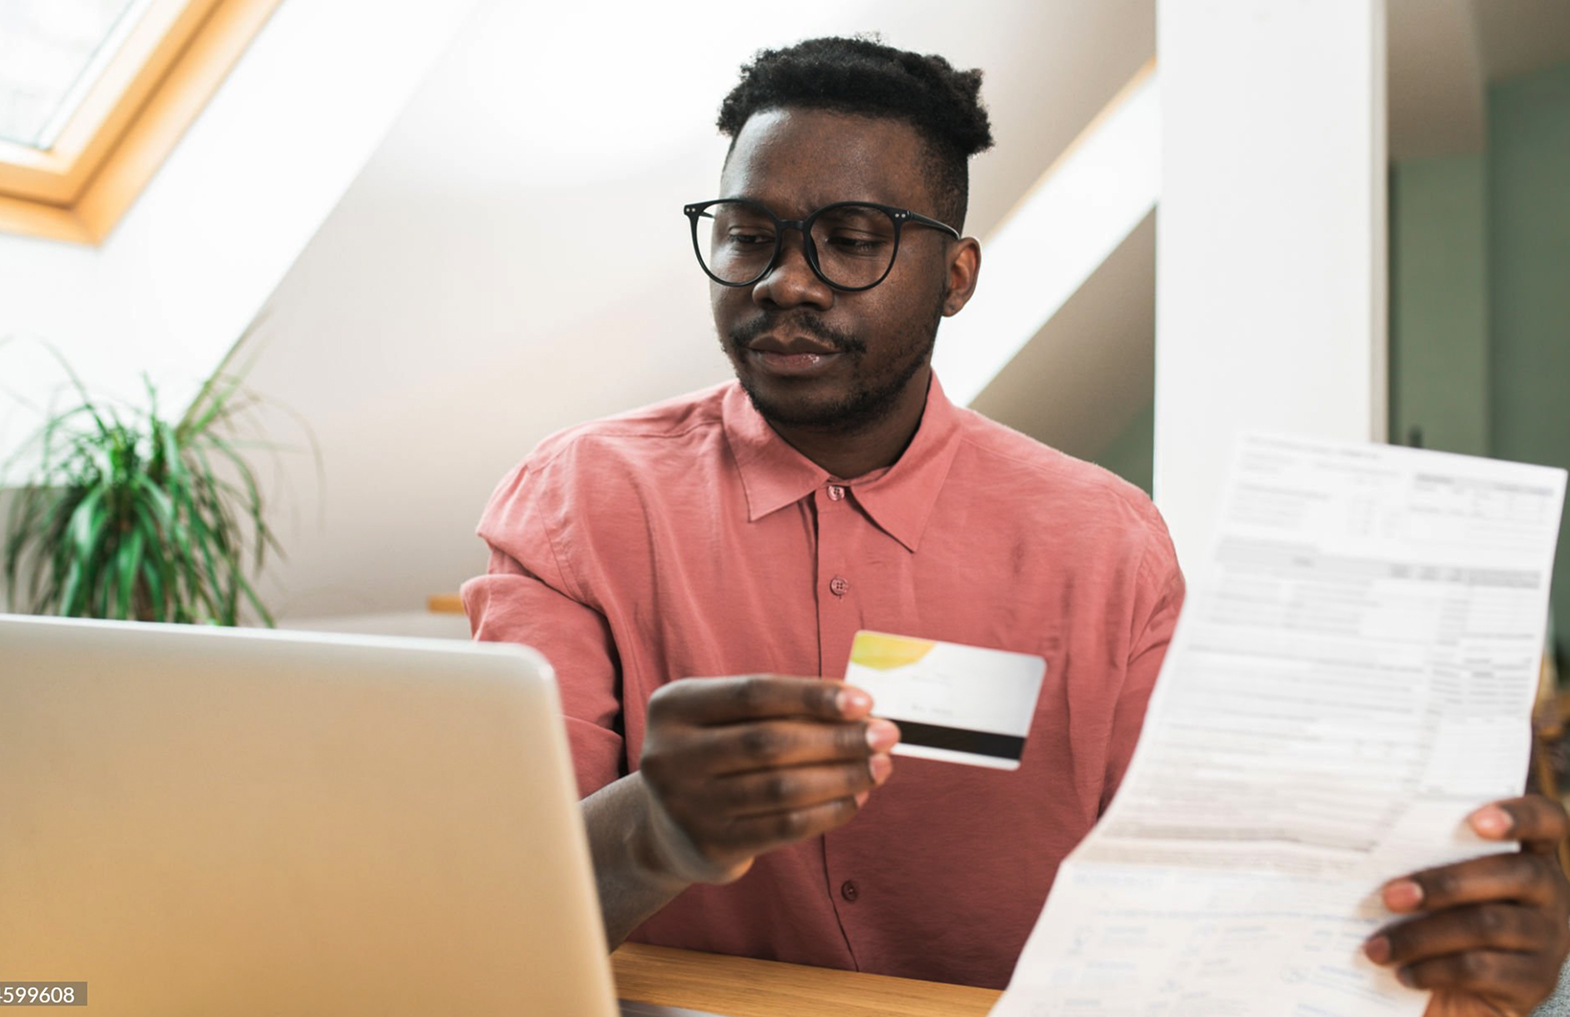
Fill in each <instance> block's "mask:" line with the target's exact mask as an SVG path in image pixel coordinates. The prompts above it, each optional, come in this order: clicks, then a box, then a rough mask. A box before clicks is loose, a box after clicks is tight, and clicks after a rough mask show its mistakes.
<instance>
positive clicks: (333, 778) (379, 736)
mask: <svg viewBox="0 0 1570 1017" xmlns="http://www.w3.org/2000/svg"><path fill="white" fill-rule="evenodd" d="M576 797H577V796H576V793H575V790H574V786H573V780H572V776H571V772H570V769H569V766H568V753H567V745H566V738H565V734H564V732H563V729H562V726H561V723H560V720H559V708H558V705H557V698H556V691H555V685H554V682H553V681H552V676H551V670H550V667H549V665H548V664H546V662H545V660H544V659H543V658H542V657H540V656H539V655H538V654H537V653H534V652H532V651H530V650H527V649H524V648H522V647H517V646H501V645H494V644H481V645H471V644H467V643H463V642H457V641H442V640H395V639H389V638H374V639H373V638H360V637H352V636H326V635H315V634H304V633H288V634H285V633H276V632H260V631H236V630H221V629H214V628H198V627H189V626H173V625H146V624H127V623H113V622H84V621H66V620H59V619H41V618H21V617H16V616H10V615H0V982H28V983H35V984H36V983H70V984H74V985H82V984H83V983H85V985H84V986H83V991H85V994H86V1000H87V1003H88V1005H89V1006H90V1007H91V1009H90V1010H89V1011H87V1012H89V1013H92V1014H97V1015H99V1017H142V1015H149V1017H150V1015H154V1014H158V1015H165V1014H225V1015H232V1017H249V1015H257V1017H260V1015H267V1017H276V1015H278V1014H335V1015H336V1014H350V1015H359V1014H365V1015H370V1014H376V1015H390V1014H420V1015H426V1014H465V1015H484V1014H508V1015H510V1017H520V1015H535V1014H538V1015H573V1017H576V1015H584V1017H612V1015H614V1014H616V1012H617V1005H616V1001H615V998H614V992H613V990H612V985H611V974H610V966H609V962H608V959H607V957H606V954H605V945H604V933H603V931H602V928H601V924H600V916H599V908H598V905H597V904H596V901H595V897H594V885H593V881H592V877H591V872H590V867H589V856H588V846H587V842H586V839H585V836H584V833H583V828H582V825H581V822H580V820H579V817H578V810H577V802H576ZM61 995H63V990H62V991H60V992H57V993H56V995H55V998H56V999H58V998H59V997H60V996H61ZM67 1012H69V1011H67Z"/></svg>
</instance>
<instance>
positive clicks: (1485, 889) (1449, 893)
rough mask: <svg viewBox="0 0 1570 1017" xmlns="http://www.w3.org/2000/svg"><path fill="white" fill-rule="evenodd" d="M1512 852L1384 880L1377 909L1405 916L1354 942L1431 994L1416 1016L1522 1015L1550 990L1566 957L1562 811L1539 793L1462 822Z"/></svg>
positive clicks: (1568, 890)
mask: <svg viewBox="0 0 1570 1017" xmlns="http://www.w3.org/2000/svg"><path fill="white" fill-rule="evenodd" d="M1468 821H1469V822H1470V823H1471V825H1472V829H1474V830H1476V831H1477V833H1478V835H1479V836H1481V837H1485V838H1487V839H1488V840H1519V841H1520V842H1521V850H1520V851H1519V852H1516V853H1511V854H1499V855H1489V856H1487V857H1484V858H1474V859H1472V860H1470V861H1465V862H1459V863H1457V864H1455V865H1446V866H1442V867H1440V868H1437V869H1428V870H1426V871H1423V872H1417V873H1414V874H1412V875H1410V876H1405V877H1403V878H1401V879H1397V880H1394V881H1392V882H1390V883H1387V884H1386V885H1385V887H1384V890H1383V895H1384V902H1385V906H1386V907H1388V908H1389V909H1390V910H1391V911H1394V912H1396V913H1397V914H1407V915H1412V916H1413V917H1411V918H1409V919H1407V920H1405V921H1402V922H1399V923H1397V924H1393V925H1389V926H1386V927H1385V928H1384V929H1382V930H1380V931H1379V933H1377V934H1376V935H1374V936H1373V937H1371V938H1370V939H1369V940H1368V942H1367V943H1366V944H1364V947H1363V948H1364V951H1365V952H1366V953H1367V954H1368V957H1369V959H1370V960H1372V961H1374V962H1375V963H1376V964H1382V965H1387V966H1390V967H1394V968H1395V969H1396V975H1397V977H1399V978H1400V979H1401V981H1402V983H1403V984H1406V985H1410V986H1413V987H1414V988H1419V989H1431V990H1433V993H1434V995H1433V999H1432V1000H1431V1001H1430V1002H1429V1004H1428V1009H1427V1011H1426V1012H1425V1017H1525V1015H1526V1014H1529V1013H1531V1012H1532V1009H1533V1008H1534V1007H1536V1006H1537V1005H1538V1004H1539V1003H1541V1002H1542V1001H1543V1000H1544V999H1547V998H1548V996H1549V995H1550V994H1551V993H1552V992H1553V991H1554V986H1555V984H1556V983H1557V982H1558V979H1559V969H1560V968H1561V967H1562V966H1563V964H1564V962H1565V957H1566V955H1567V954H1570V926H1567V923H1570V883H1567V882H1566V880H1565V873H1564V870H1563V869H1562V868H1561V867H1560V865H1559V855H1558V849H1559V843H1560V841H1562V840H1564V838H1565V834H1566V828H1567V823H1566V818H1565V810H1564V809H1563V808H1561V807H1560V806H1559V805H1558V804H1557V803H1555V802H1553V801H1550V800H1549V799H1547V798H1544V797H1543V796H1541V795H1528V796H1527V797H1525V798H1512V799H1509V800H1507V801H1502V802H1495V803H1494V804H1492V805H1485V806H1484V807H1483V808H1481V809H1479V810H1477V811H1476V812H1475V813H1473V814H1472V815H1471V817H1470V818H1469V820H1468Z"/></svg>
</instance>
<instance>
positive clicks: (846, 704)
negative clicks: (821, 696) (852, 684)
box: [834, 689, 872, 713]
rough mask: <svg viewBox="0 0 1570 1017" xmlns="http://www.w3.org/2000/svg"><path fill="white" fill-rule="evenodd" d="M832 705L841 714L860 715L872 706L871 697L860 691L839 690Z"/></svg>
mask: <svg viewBox="0 0 1570 1017" xmlns="http://www.w3.org/2000/svg"><path fill="white" fill-rule="evenodd" d="M834 705H835V706H837V707H839V711H840V712H841V713H860V712H862V711H864V710H866V709H867V708H868V707H870V706H871V705H872V697H871V696H869V695H867V694H866V693H865V692H863V691H861V690H860V689H840V692H839V695H838V696H836V697H835V703H834Z"/></svg>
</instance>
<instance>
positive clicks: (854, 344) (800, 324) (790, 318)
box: [729, 313, 867, 353]
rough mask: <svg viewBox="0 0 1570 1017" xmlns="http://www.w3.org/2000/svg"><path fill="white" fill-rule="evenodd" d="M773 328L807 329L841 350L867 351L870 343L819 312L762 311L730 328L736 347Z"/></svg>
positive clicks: (793, 331) (782, 330)
mask: <svg viewBox="0 0 1570 1017" xmlns="http://www.w3.org/2000/svg"><path fill="white" fill-rule="evenodd" d="M770 332H778V333H782V334H787V335H790V334H798V333H805V334H807V335H810V336H812V337H813V338H814V339H817V340H819V341H821V342H823V343H825V344H827V345H829V346H832V347H834V348H835V349H836V350H838V351H839V352H841V353H864V352H866V349H867V344H866V343H865V342H864V341H862V340H861V339H860V338H858V337H857V336H856V335H855V334H854V333H852V332H847V331H845V330H844V329H839V328H835V327H834V326H833V325H830V324H828V323H827V322H825V321H824V320H823V319H822V318H820V317H818V316H817V315H816V314H811V313H806V314H802V313H797V314H792V315H783V314H778V313H764V314H760V315H759V316H758V317H756V318H754V319H752V320H751V321H749V322H745V323H744V324H741V325H737V326H736V327H735V328H733V329H731V330H730V336H729V338H730V341H731V343H732V344H733V345H734V346H735V347H736V348H737V349H746V348H747V346H748V345H749V344H750V343H751V342H752V341H753V340H754V339H757V338H758V337H759V336H765V335H768V334H769V333H770Z"/></svg>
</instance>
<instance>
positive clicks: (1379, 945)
mask: <svg viewBox="0 0 1570 1017" xmlns="http://www.w3.org/2000/svg"><path fill="white" fill-rule="evenodd" d="M1363 952H1364V953H1365V954H1367V955H1368V959H1369V960H1371V961H1373V962H1374V963H1375V964H1383V963H1385V962H1386V961H1388V960H1389V959H1390V940H1388V939H1386V938H1385V937H1384V936H1375V937H1374V938H1373V939H1370V940H1369V941H1368V942H1366V943H1364V944H1363Z"/></svg>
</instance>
